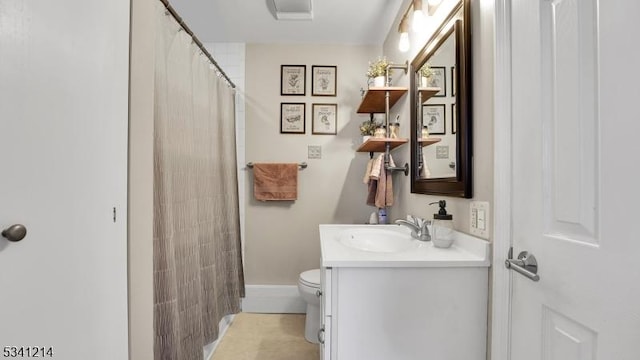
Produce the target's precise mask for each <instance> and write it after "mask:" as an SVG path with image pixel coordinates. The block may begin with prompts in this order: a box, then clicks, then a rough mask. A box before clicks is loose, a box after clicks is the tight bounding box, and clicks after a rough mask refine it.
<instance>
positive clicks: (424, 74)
mask: <svg viewBox="0 0 640 360" xmlns="http://www.w3.org/2000/svg"><path fill="white" fill-rule="evenodd" d="M418 72H420V76H421V87H428V86H429V78H430V77H431V76H433V70H431V67H430V66H429V63H426V64H424V65H422V67H421V68H420V70H418Z"/></svg>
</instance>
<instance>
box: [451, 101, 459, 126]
mask: <svg viewBox="0 0 640 360" xmlns="http://www.w3.org/2000/svg"><path fill="white" fill-rule="evenodd" d="M457 119H458V113H457V112H456V104H455V103H453V104H451V133H452V134H455V133H456V131H457V130H458V121H457Z"/></svg>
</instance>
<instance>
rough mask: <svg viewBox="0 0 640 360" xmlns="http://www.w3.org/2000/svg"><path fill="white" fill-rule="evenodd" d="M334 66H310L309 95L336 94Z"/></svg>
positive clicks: (336, 69) (335, 68) (336, 71)
mask: <svg viewBox="0 0 640 360" xmlns="http://www.w3.org/2000/svg"><path fill="white" fill-rule="evenodd" d="M337 73H338V68H337V67H336V66H321V65H313V66H312V67H311V95H312V96H336V81H337Z"/></svg>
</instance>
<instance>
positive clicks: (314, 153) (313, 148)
mask: <svg viewBox="0 0 640 360" xmlns="http://www.w3.org/2000/svg"><path fill="white" fill-rule="evenodd" d="M307 148H308V155H307V158H309V159H322V146H318V145H309V146H308V147H307Z"/></svg>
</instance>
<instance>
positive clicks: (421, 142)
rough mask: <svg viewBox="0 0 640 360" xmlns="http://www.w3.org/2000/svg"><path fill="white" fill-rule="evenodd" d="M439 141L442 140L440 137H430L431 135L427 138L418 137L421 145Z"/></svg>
mask: <svg viewBox="0 0 640 360" xmlns="http://www.w3.org/2000/svg"><path fill="white" fill-rule="evenodd" d="M440 141H442V139H440V138H432V137H430V138H427V139H423V138H420V139H418V143H420V145H421V146H422V147H425V146H429V145H433V144H435V143H439V142H440Z"/></svg>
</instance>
